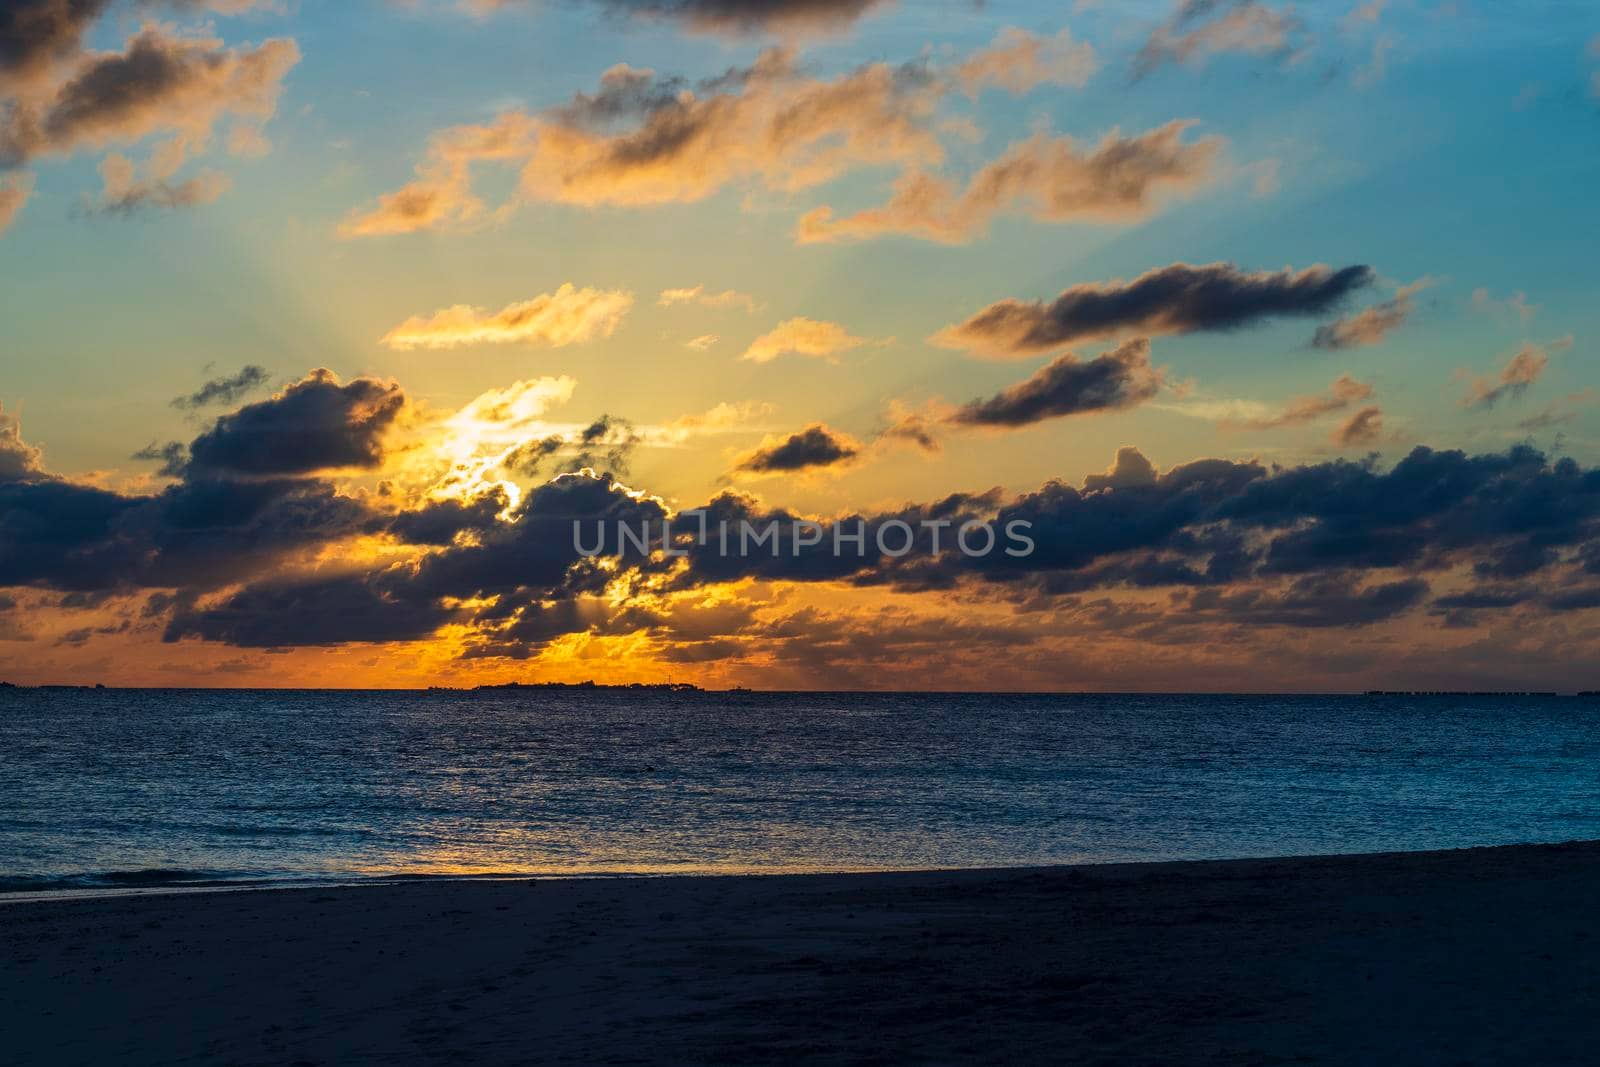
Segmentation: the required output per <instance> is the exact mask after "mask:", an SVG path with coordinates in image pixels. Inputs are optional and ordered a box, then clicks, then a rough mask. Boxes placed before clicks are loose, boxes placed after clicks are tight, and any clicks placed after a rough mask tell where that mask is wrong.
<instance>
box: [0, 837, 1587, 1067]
mask: <svg viewBox="0 0 1600 1067" xmlns="http://www.w3.org/2000/svg"><path fill="white" fill-rule="evenodd" d="M1597 894H1600V844H1578V845H1562V846H1518V847H1512V848H1498V849H1474V850H1467V851H1458V852H1436V853H1413V854H1394V855H1380V856H1350V857H1326V858H1313V859H1284V860H1242V861H1226V862H1214V863H1169V864H1148V865H1117V866H1100V867H1078V868H1053V869H1044V870H1028V871H966V872H955V873H915V874H865V875H802V876H783V877H716V878H670V879H650V880H643V879H635V880H621V879H607V880H591V881H525V880H518V881H492V882H489V881H444V882H426V883H406V884H393V885H380V886H362V887H353V888H345V889H332V890H327V889H322V890H318V889H312V890H288V889H281V890H269V891H253V892H230V893H208V894H187V895H159V896H140V897H121V898H115V899H97V900H50V901H45V902H35V903H10V904H5V905H0V1061H4V1062H7V1063H10V1062H18V1063H49V1064H56V1063H111V1062H116V1063H151V1064H157V1063H159V1064H175V1063H239V1064H258V1063H259V1064H334V1063H351V1062H357V1063H363V1062H366V1063H436V1062H440V1063H443V1062H449V1063H464V1064H497V1063H529V1062H568V1063H727V1064H748V1063H763V1062H791V1061H799V1062H808V1063H829V1064H832V1063H861V1064H866V1063H880V1064H912V1063H1007V1064H1016V1063H1041V1062H1050V1063H1107V1064H1113V1063H1114V1064H1130V1063H1163V1064H1169V1063H1229V1064H1254V1063H1427V1064H1467V1063H1482V1064H1504V1063H1538V1064H1559V1063H1593V1062H1595V1059H1596V1057H1597V1056H1600V953H1597V951H1596V950H1597V949H1600V941H1597V934H1600V910H1597V908H1596V899H1597Z"/></svg>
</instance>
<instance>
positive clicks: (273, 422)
mask: <svg viewBox="0 0 1600 1067" xmlns="http://www.w3.org/2000/svg"><path fill="white" fill-rule="evenodd" d="M405 404H406V395H405V392H404V391H403V390H402V389H401V388H400V386H399V385H397V384H396V383H394V382H392V381H381V380H379V379H377V378H355V379H352V380H351V381H350V382H349V383H348V384H343V385H341V384H340V382H339V379H338V376H337V375H335V374H334V373H333V372H332V371H330V370H323V369H319V370H314V371H312V372H311V373H310V374H309V375H307V376H306V377H305V378H302V379H301V380H300V381H298V382H295V383H294V384H293V385H290V386H289V387H288V388H286V389H284V391H283V392H281V393H279V394H278V395H277V396H274V397H272V398H271V399H269V400H263V401H261V402H259V403H255V404H250V405H247V406H245V407H243V408H240V409H239V410H238V411H236V412H234V413H232V414H230V415H224V416H222V417H221V418H219V419H218V420H217V421H216V424H215V425H214V426H213V427H212V428H211V429H209V430H207V431H206V432H205V433H202V434H201V435H200V436H198V437H196V438H195V439H194V442H193V443H192V444H191V445H190V446H189V465H190V468H191V469H193V470H195V471H198V472H204V473H211V474H226V475H249V476H269V475H285V474H311V473H314V472H317V471H327V470H338V469H344V468H361V469H368V470H370V469H373V468H375V467H377V466H379V465H380V464H381V463H382V462H383V455H384V452H383V442H384V438H385V437H386V435H387V434H388V432H389V430H390V428H391V427H392V426H393V424H394V421H395V419H396V418H397V417H398V416H399V414H400V412H401V410H402V409H404V407H405Z"/></svg>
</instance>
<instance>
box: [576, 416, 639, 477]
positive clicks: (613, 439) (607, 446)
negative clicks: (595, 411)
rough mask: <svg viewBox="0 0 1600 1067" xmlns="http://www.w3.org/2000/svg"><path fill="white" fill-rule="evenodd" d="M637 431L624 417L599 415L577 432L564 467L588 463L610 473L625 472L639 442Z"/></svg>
mask: <svg viewBox="0 0 1600 1067" xmlns="http://www.w3.org/2000/svg"><path fill="white" fill-rule="evenodd" d="M639 440H640V438H639V431H638V430H637V429H635V428H634V425H633V423H631V422H629V421H628V420H627V419H619V418H617V417H616V416H615V415H601V416H600V417H599V418H598V419H596V420H594V421H593V422H591V423H590V424H589V425H588V426H586V427H584V428H583V430H582V431H581V432H580V433H579V434H578V437H577V440H576V441H575V442H573V444H574V448H575V452H574V455H573V457H572V459H571V460H570V461H569V462H568V464H567V467H566V469H567V470H568V471H569V472H571V471H578V470H582V469H584V468H585V467H588V468H590V469H592V470H597V471H610V472H611V473H613V474H627V473H628V464H629V463H630V462H631V461H632V458H633V450H634V449H635V448H637V447H638V446H639Z"/></svg>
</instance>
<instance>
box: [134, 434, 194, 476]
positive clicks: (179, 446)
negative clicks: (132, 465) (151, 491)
mask: <svg viewBox="0 0 1600 1067" xmlns="http://www.w3.org/2000/svg"><path fill="white" fill-rule="evenodd" d="M128 458H129V459H135V460H138V461H139V462H141V463H159V464H161V466H160V467H159V468H157V470H156V473H157V474H159V475H160V476H161V477H163V478H182V477H183V475H184V471H185V470H186V469H187V468H188V466H189V450H188V449H187V448H185V447H184V446H183V443H182V442H180V441H168V442H167V443H166V444H164V445H158V444H156V443H155V442H154V441H152V442H151V443H150V444H148V445H146V446H144V447H143V448H141V449H139V451H137V452H135V453H134V454H133V455H132V456H129V457H128Z"/></svg>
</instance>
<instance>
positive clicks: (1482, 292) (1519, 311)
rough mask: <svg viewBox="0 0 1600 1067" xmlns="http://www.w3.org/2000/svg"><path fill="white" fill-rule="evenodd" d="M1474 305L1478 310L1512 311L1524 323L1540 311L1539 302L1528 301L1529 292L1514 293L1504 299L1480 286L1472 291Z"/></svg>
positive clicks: (1492, 311) (1491, 311)
mask: <svg viewBox="0 0 1600 1067" xmlns="http://www.w3.org/2000/svg"><path fill="white" fill-rule="evenodd" d="M1472 307H1473V309H1474V310H1476V311H1483V312H1487V313H1491V314H1492V313H1495V312H1500V311H1510V312H1512V313H1514V314H1515V315H1516V316H1517V318H1518V319H1520V320H1521V321H1522V322H1523V323H1527V322H1528V321H1530V320H1531V319H1532V318H1533V317H1534V316H1535V315H1537V314H1538V313H1539V306H1538V305H1537V304H1530V303H1528V294H1527V293H1524V292H1520V291H1519V292H1515V293H1512V294H1511V295H1510V296H1508V297H1507V298H1506V299H1504V300H1496V299H1495V298H1494V297H1493V296H1491V295H1490V293H1489V290H1488V289H1485V288H1483V287H1481V286H1480V287H1479V288H1477V289H1474V290H1473V291H1472Z"/></svg>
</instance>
